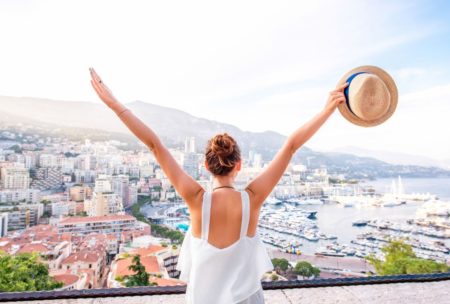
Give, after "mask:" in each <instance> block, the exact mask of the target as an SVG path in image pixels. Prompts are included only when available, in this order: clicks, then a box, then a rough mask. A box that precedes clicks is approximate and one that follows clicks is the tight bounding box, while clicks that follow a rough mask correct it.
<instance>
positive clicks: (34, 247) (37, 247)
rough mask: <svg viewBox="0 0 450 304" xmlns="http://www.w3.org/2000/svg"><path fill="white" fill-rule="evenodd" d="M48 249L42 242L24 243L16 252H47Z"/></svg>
mask: <svg viewBox="0 0 450 304" xmlns="http://www.w3.org/2000/svg"><path fill="white" fill-rule="evenodd" d="M48 250H49V249H48V248H47V246H45V245H43V244H26V245H24V246H23V247H22V248H20V249H19V251H17V253H32V252H47V251H48Z"/></svg>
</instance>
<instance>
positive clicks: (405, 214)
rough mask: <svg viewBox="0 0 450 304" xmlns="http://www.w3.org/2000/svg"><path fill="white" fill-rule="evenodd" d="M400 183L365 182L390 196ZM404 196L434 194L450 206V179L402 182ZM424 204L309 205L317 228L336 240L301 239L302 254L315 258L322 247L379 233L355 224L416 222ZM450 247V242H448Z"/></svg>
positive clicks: (411, 179)
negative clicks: (357, 222) (360, 235)
mask: <svg viewBox="0 0 450 304" xmlns="http://www.w3.org/2000/svg"><path fill="white" fill-rule="evenodd" d="M393 180H395V182H396V183H398V179H391V178H385V179H378V180H375V181H369V182H365V183H364V184H366V185H371V186H372V187H373V188H374V189H375V190H376V191H377V193H389V192H391V189H392V187H391V186H392V181H393ZM402 184H403V188H404V190H405V191H404V193H407V194H409V193H428V192H429V193H430V194H435V195H436V196H437V197H438V198H439V199H440V200H443V201H449V204H450V178H402ZM422 204H423V202H409V201H408V202H407V203H406V204H403V205H399V206H395V207H375V206H368V207H361V208H358V207H343V206H342V205H340V204H324V205H306V206H302V208H304V209H306V210H314V211H317V220H316V223H317V226H318V228H319V230H320V231H321V232H325V233H326V234H333V235H336V236H337V237H338V238H337V240H319V241H317V242H312V241H308V240H306V239H300V240H301V243H302V246H301V247H300V248H301V250H302V251H303V253H307V254H314V252H315V250H316V249H317V248H318V247H320V246H325V245H327V244H330V243H331V242H334V241H337V242H338V243H339V244H350V241H351V240H352V239H356V237H357V235H358V234H361V233H364V232H369V231H376V229H374V228H372V227H369V226H364V227H356V226H353V225H352V222H354V221H356V220H371V219H384V220H389V221H391V222H398V223H406V221H407V220H408V219H413V218H414V217H415V213H416V210H417V208H418V207H420V206H421V205H422ZM414 237H416V238H418V239H421V240H425V241H437V240H440V241H442V239H437V238H430V237H426V236H422V235H414ZM445 243H446V245H447V246H450V240H445Z"/></svg>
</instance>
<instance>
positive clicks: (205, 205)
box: [201, 191, 211, 241]
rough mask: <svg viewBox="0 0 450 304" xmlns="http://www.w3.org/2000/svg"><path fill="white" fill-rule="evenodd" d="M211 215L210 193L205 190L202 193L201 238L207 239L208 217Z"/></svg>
mask: <svg viewBox="0 0 450 304" xmlns="http://www.w3.org/2000/svg"><path fill="white" fill-rule="evenodd" d="M210 217H211V193H210V192H208V191H205V192H204V193H203V202H202V236H201V238H202V239H203V240H206V241H208V234H209V219H210Z"/></svg>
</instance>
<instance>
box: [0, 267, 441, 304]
mask: <svg viewBox="0 0 450 304" xmlns="http://www.w3.org/2000/svg"><path fill="white" fill-rule="evenodd" d="M263 287H264V297H265V300H266V303H267V304H284V303H322V304H327V303H330V304H331V303H374V304H375V303H377V304H378V303H395V304H402V303H405V304H410V303H427V304H429V303H433V304H438V303H448V300H449V297H450V273H440V274H424V275H401V276H384V277H380V276H379V277H365V278H347V279H318V280H306V281H285V282H270V283H264V284H263ZM184 292H185V287H184V286H176V287H137V288H113V289H90V290H70V291H46V292H23V293H0V302H3V303H11V304H12V303H30V304H32V303H35V304H60V303H63V304H100V303H101V304H129V303H130V304H131V303H146V304H156V303H164V304H166V303H168V304H169V303H174V304H182V303H185V301H184Z"/></svg>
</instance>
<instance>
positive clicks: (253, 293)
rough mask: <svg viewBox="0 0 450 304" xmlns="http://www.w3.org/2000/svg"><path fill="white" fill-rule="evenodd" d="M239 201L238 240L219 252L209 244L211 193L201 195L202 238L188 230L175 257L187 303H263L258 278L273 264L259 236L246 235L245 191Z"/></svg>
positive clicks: (247, 203) (247, 208) (247, 209)
mask: <svg viewBox="0 0 450 304" xmlns="http://www.w3.org/2000/svg"><path fill="white" fill-rule="evenodd" d="M241 199H242V222H241V232H240V238H239V240H237V241H236V242H235V243H233V244H231V245H230V246H228V247H225V248H223V249H220V248H217V247H215V246H213V245H211V244H209V243H208V233H209V219H210V211H211V193H209V192H205V193H204V194H203V203H202V235H201V238H196V237H194V236H193V235H192V232H191V228H189V229H188V231H187V232H186V235H185V238H184V241H183V245H182V246H181V251H180V256H179V258H178V265H177V269H178V270H179V271H181V275H180V279H181V280H182V281H185V282H187V290H186V300H187V303H189V304H191V303H193V304H204V303H205V304H206V303H207V304H210V303H215V304H232V303H249V304H250V303H252V304H253V303H255V304H256V303H258V304H259V303H264V298H263V295H262V289H261V277H262V275H263V274H264V273H265V272H267V271H271V270H272V269H273V265H272V262H271V260H270V258H269V256H268V254H267V251H266V248H265V246H264V244H263V243H262V241H261V240H260V238H259V235H258V233H256V234H255V236H253V237H248V236H247V229H248V224H249V220H250V203H249V196H248V193H247V192H246V191H241Z"/></svg>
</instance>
